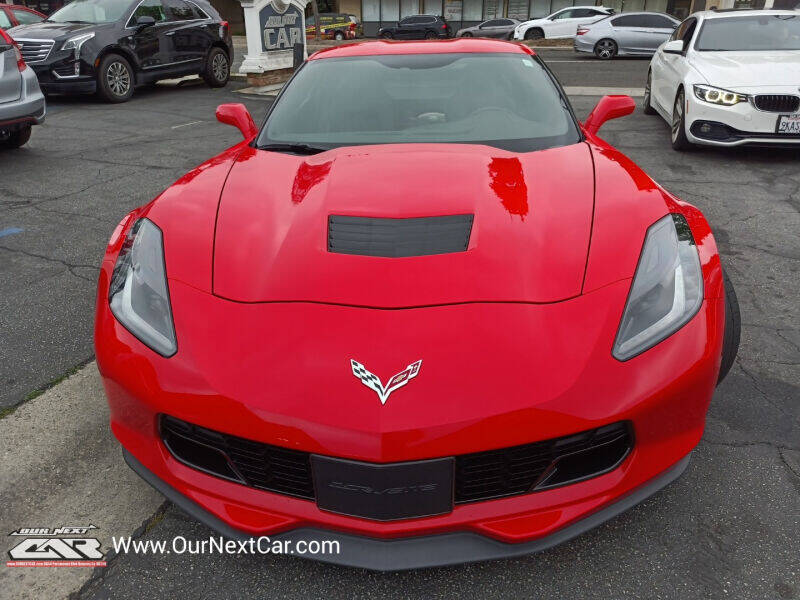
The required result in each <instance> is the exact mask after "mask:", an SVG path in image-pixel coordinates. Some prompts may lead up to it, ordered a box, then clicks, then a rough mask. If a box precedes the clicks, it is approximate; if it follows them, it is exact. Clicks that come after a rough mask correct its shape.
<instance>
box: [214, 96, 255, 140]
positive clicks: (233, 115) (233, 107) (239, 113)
mask: <svg viewBox="0 0 800 600" xmlns="http://www.w3.org/2000/svg"><path fill="white" fill-rule="evenodd" d="M217 121H219V122H220V123H225V124H226V125H233V126H234V127H236V128H237V129H238V130H239V131H241V132H242V135H243V136H244V139H246V140H249V139H250V138H252V137H253V136H255V135H256V134H257V133H258V128H256V124H255V123H254V122H253V117H251V116H250V113H249V112H247V108H245V106H244V104H239V103H230V104H220V105H219V106H218V107H217Z"/></svg>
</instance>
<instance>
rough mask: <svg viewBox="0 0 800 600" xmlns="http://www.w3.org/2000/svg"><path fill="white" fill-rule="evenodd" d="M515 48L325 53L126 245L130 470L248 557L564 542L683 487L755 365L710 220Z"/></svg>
mask: <svg viewBox="0 0 800 600" xmlns="http://www.w3.org/2000/svg"><path fill="white" fill-rule="evenodd" d="M633 108H634V104H633V101H632V100H631V99H630V98H628V97H626V96H610V97H605V98H603V99H602V100H601V101H600V102H599V103H598V105H597V106H596V108H595V109H594V111H593V112H592V114H591V115H590V116H589V117H588V119H587V120H586V121H585V122H584V123H582V124H581V123H579V122H578V121H577V120H576V118H575V116H574V114H573V112H572V109H571V108H570V104H569V102H568V100H567V98H566V97H565V95H564V92H563V90H562V89H561V87H560V86H559V84H558V82H557V81H556V80H555V78H554V77H553V75H552V74H551V73H550V72H549V70H548V69H547V67H546V65H544V63H543V62H542V61H541V60H540V59H539V58H538V57H537V56H536V55H535V54H534V53H533V52H532V51H531V50H530V49H528V48H526V47H523V46H520V45H516V44H512V43H507V42H500V41H491V40H469V39H458V40H452V41H447V42H415V43H392V42H383V41H380V42H368V43H363V44H355V45H350V46H340V47H337V48H332V49H329V50H325V51H322V52H319V53H317V54H315V55H314V56H312V57H311V58H310V59H309V60H308V61H307V62H306V63H305V64H304V65H303V66H302V67H301V68H300V69H299V71H298V72H297V73H296V74H295V76H294V77H293V79H292V80H291V81H290V82H289V83H288V84H287V86H286V87H285V88H284V90H283V92H282V93H281V95H280V96H279V97H278V98H277V100H276V101H275V103H274V104H273V106H272V108H271V109H270V112H269V114H268V117H267V119H266V122H265V124H264V126H263V127H262V128H261V130H260V131H259V130H258V129H257V128H256V127H255V125H254V124H253V120H252V119H251V118H250V115H249V114H248V113H247V111H246V110H245V108H244V107H243V106H242V105H223V106H221V107H220V108H219V109H218V111H217V116H218V118H219V120H220V121H223V122H225V123H230V124H233V125H236V126H237V127H238V128H239V129H240V130H241V131H242V133H243V134H244V136H245V140H244V141H243V142H242V143H240V144H238V145H237V146H234V147H233V148H230V149H229V150H227V151H225V152H223V153H222V154H221V155H219V156H217V157H216V158H213V159H212V160H210V161H208V162H207V163H205V164H203V165H201V166H200V167H198V168H197V169H195V170H194V171H192V172H191V173H189V174H188V175H186V176H185V177H183V178H182V179H180V180H179V181H177V182H176V183H175V184H174V185H173V186H172V187H170V188H169V189H167V190H166V191H165V192H164V193H163V194H162V195H160V196H159V197H158V198H156V199H155V200H153V201H152V202H151V203H150V204H148V205H146V206H144V207H142V208H140V209H137V210H135V211H133V212H132V213H130V214H129V215H128V216H126V217H125V218H124V219H123V220H122V222H121V223H120V224H119V226H118V227H117V228H116V230H115V231H114V234H113V236H112V237H111V241H110V242H109V245H108V249H107V252H106V255H105V259H104V261H103V264H102V271H101V274H100V282H99V288H98V296H97V319H96V334H95V343H96V351H97V362H98V365H99V367H100V370H101V373H102V375H103V380H104V384H105V389H106V393H107V396H108V401H109V404H110V406H111V426H112V429H113V431H114V434H115V435H116V437H117V438H118V439H119V441H120V442H121V444H122V446H123V453H124V456H125V458H126V460H127V462H128V464H130V466H131V467H132V468H133V469H134V470H136V471H137V472H138V473H139V474H140V475H141V476H142V477H144V478H145V479H146V480H147V481H148V482H150V483H151V484H152V485H153V486H155V487H156V488H157V489H158V490H160V491H161V492H162V493H163V494H164V495H165V496H167V497H168V498H169V499H171V500H172V501H173V502H174V503H176V504H177V505H178V506H180V507H182V508H183V509H184V510H186V511H187V512H189V513H190V514H192V515H194V516H195V517H196V518H198V519H200V520H201V521H203V522H205V523H206V524H208V525H209V526H211V527H212V528H213V529H215V530H217V531H218V532H220V533H222V534H224V535H226V536H230V537H234V538H252V537H258V536H268V537H269V538H270V540H273V541H274V540H282V541H284V542H287V543H293V544H296V543H298V542H300V541H308V540H318V541H324V540H331V541H333V540H335V541H338V542H339V548H340V552H339V553H338V554H327V555H317V556H315V557H314V558H318V559H320V560H325V561H330V562H335V563H339V564H346V565H356V566H361V567H366V568H372V569H380V570H395V569H408V568H415V567H424V566H432V565H442V564H451V563H457V562H465V561H474V560H483V559H489V558H499V557H509V556H516V555H520V554H525V553H529V552H534V551H537V550H541V549H544V548H547V547H550V546H552V545H554V544H557V543H559V542H562V541H564V540H566V539H569V538H571V537H573V536H575V535H577V534H579V533H581V532H583V531H585V530H586V529H588V528H591V527H594V526H596V525H598V524H599V523H602V522H603V521H605V520H607V519H609V518H611V517H612V516H614V515H616V514H618V513H619V512H621V511H623V510H625V509H627V508H629V507H630V506H632V505H634V504H635V503H637V502H639V501H641V500H642V499H644V498H646V497H647V496H649V495H651V494H653V493H654V492H656V491H657V490H659V489H660V488H662V487H663V486H665V485H667V484H668V483H669V482H671V481H672V480H674V479H675V478H676V477H678V476H679V475H680V474H681V472H682V471H683V470H684V469H685V468H686V466H687V464H688V461H689V456H690V454H691V452H692V449H693V448H694V447H695V445H696V444H697V443H698V441H699V440H700V437H701V435H702V432H703V426H704V422H705V415H706V410H707V408H708V405H709V402H710V400H711V396H712V394H713V392H714V388H715V386H716V384H717V382H718V381H719V380H720V379H721V378H722V377H723V376H724V375H725V373H726V372H727V370H728V369H729V368H730V366H731V363H732V361H733V359H734V357H735V354H736V351H737V348H738V337H739V334H738V332H739V321H738V306H737V304H736V299H735V295H734V292H733V288H732V287H731V285H730V283H729V281H728V280H727V279H726V278H725V279H724V278H723V271H722V268H721V266H720V258H719V254H718V252H717V246H716V244H715V242H714V237H713V235H712V233H711V229H710V228H709V225H708V223H707V222H706V220H705V218H704V217H703V215H702V214H701V213H700V211H699V210H698V209H696V208H695V207H693V206H691V205H689V204H687V203H685V202H681V201H680V200H678V199H677V198H675V197H673V196H672V195H670V194H669V193H668V192H667V191H665V190H664V189H662V188H661V187H659V186H658V185H657V184H656V183H654V182H653V181H652V180H651V179H650V178H649V177H648V176H647V175H646V174H645V173H644V172H642V171H641V170H640V169H639V168H638V167H637V166H636V165H635V164H634V163H633V162H632V161H631V160H630V159H628V158H627V157H625V156H624V155H622V154H621V153H620V152H618V151H617V150H615V149H614V148H612V147H611V146H609V145H608V144H606V143H605V142H604V141H602V140H601V139H600V138H598V137H597V135H596V134H597V131H598V129H599V127H600V126H601V125H602V124H603V122H604V121H606V120H608V119H612V118H616V117H620V116H623V115H626V114H628V113H630V112H632V111H633Z"/></svg>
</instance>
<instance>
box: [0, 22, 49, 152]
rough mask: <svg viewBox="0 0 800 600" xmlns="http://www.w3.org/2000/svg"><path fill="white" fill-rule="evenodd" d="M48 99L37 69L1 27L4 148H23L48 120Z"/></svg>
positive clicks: (0, 139) (0, 122) (0, 92)
mask: <svg viewBox="0 0 800 600" xmlns="http://www.w3.org/2000/svg"><path fill="white" fill-rule="evenodd" d="M45 110H46V108H45V100H44V96H43V95H42V91H41V90H40V89H39V81H38V79H37V78H36V73H34V72H33V69H31V68H30V67H28V66H27V65H26V64H25V61H24V60H23V59H22V54H20V51H19V48H18V47H17V45H16V43H15V42H14V41H13V40H12V39H11V38H10V37H9V36H8V34H7V33H6V32H4V31H3V30H2V29H0V149H6V148H19V147H20V146H22V145H23V144H25V143H26V142H27V141H28V139H30V137H31V127H32V126H33V125H40V124H41V123H43V122H44V115H45Z"/></svg>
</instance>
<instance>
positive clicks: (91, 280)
mask: <svg viewBox="0 0 800 600" xmlns="http://www.w3.org/2000/svg"><path fill="white" fill-rule="evenodd" d="M0 250H5V251H7V252H12V253H16V254H22V255H23V256H29V257H31V258H38V259H41V260H44V261H47V262H54V263H58V264H61V265H64V266H65V267H67V270H68V271H69V272H70V273H71V274H72V275H74V276H75V277H78V278H80V279H83V280H85V281H88V282H89V283H95V282H96V281H97V277H94V278H89V277H86V276H84V275H81V274H80V273H77V272H76V271H74V269H92V270H94V271H98V272H99V271H100V267H99V266H97V265H82V264H77V263H69V262H67V261H65V260H63V259H61V258H54V257H52V256H44V255H43V254H36V253H34V252H29V251H27V250H22V249H20V248H9V247H8V246H3V245H0Z"/></svg>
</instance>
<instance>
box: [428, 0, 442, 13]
mask: <svg viewBox="0 0 800 600" xmlns="http://www.w3.org/2000/svg"><path fill="white" fill-rule="evenodd" d="M425 14H426V15H439V16H441V15H442V0H425Z"/></svg>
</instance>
